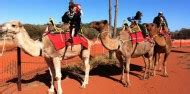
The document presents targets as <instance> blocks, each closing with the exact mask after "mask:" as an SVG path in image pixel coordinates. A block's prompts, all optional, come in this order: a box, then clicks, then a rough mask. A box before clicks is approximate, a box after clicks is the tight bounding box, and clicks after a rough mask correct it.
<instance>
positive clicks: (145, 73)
mask: <svg viewBox="0 0 190 94" xmlns="http://www.w3.org/2000/svg"><path fill="white" fill-rule="evenodd" d="M143 58H144V63H145V72H144V76H143V79H148V76H147V74H148V69H149V60H148V58H147V57H145V56H143Z"/></svg>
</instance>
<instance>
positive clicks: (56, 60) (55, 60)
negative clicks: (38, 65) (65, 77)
mask: <svg viewBox="0 0 190 94" xmlns="http://www.w3.org/2000/svg"><path fill="white" fill-rule="evenodd" d="M61 59H62V58H60V57H55V58H53V64H54V68H55V78H56V80H57V94H62V88H61V76H62V75H61Z"/></svg>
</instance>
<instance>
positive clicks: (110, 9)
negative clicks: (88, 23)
mask: <svg viewBox="0 0 190 94" xmlns="http://www.w3.org/2000/svg"><path fill="white" fill-rule="evenodd" d="M109 26H110V27H109V28H112V0H109ZM110 33H111V36H113V32H112V30H111V31H110ZM112 53H113V52H112V51H109V59H112V56H113V55H112Z"/></svg>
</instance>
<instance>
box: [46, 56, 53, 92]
mask: <svg viewBox="0 0 190 94" xmlns="http://www.w3.org/2000/svg"><path fill="white" fill-rule="evenodd" d="M45 60H46V62H47V65H48V69H49V72H50V76H51V86H50V88H49V90H48V92H49V94H51V93H54V92H55V90H54V81H55V69H54V65H53V62H52V60H50V59H49V58H45Z"/></svg>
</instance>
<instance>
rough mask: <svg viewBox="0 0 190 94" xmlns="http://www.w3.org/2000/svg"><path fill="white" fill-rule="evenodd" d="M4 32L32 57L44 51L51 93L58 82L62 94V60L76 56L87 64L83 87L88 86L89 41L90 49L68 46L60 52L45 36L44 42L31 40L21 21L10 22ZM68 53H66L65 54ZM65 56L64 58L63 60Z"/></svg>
mask: <svg viewBox="0 0 190 94" xmlns="http://www.w3.org/2000/svg"><path fill="white" fill-rule="evenodd" d="M2 31H3V32H5V34H6V35H7V36H10V37H12V39H13V40H14V42H15V43H16V44H17V46H19V47H20V48H22V49H23V50H24V51H25V52H26V53H28V54H30V55H32V56H39V55H40V51H41V50H42V53H43V56H44V57H45V60H46V62H47V65H48V68H49V71H50V75H51V86H50V88H49V90H48V91H49V93H53V92H54V81H55V80H57V85H58V88H57V94H62V88H61V77H62V76H61V60H62V59H67V58H71V57H74V56H79V55H80V56H81V58H82V59H83V60H84V63H85V77H84V81H83V83H82V87H83V88H85V86H86V85H87V84H88V80H89V71H90V65H89V57H90V45H91V44H90V41H89V40H88V44H89V45H88V46H89V47H88V48H87V49H84V48H83V47H82V45H80V44H78V45H73V46H72V50H71V46H68V47H67V49H66V48H65V47H64V48H62V49H60V50H56V49H55V48H54V46H53V44H52V42H51V41H50V39H49V37H48V36H43V38H42V42H39V41H34V40H32V39H31V38H30V36H29V35H28V33H27V32H26V30H25V29H24V27H23V25H22V24H21V22H20V21H16V20H15V21H10V22H8V23H6V24H4V25H3V27H2ZM65 51H66V52H65ZM63 55H64V58H63Z"/></svg>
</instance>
